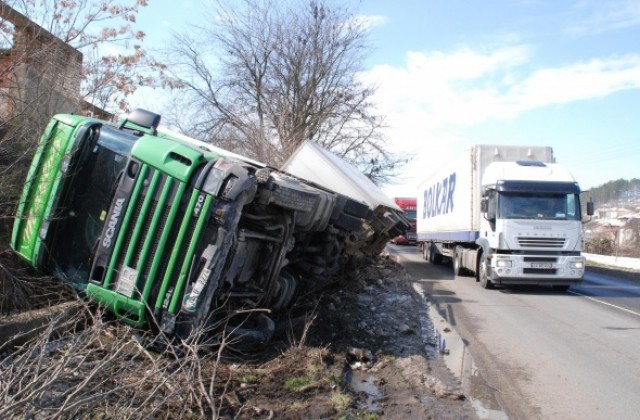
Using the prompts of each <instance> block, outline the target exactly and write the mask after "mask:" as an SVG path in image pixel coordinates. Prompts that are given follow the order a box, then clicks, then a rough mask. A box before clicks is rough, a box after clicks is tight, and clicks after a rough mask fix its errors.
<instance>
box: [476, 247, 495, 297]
mask: <svg viewBox="0 0 640 420" xmlns="http://www.w3.org/2000/svg"><path fill="white" fill-rule="evenodd" d="M480 258H481V260H480V267H479V270H478V277H479V279H480V286H482V288H483V289H493V283H492V282H491V280H489V276H488V274H487V270H488V268H487V257H486V256H485V255H484V254H483V255H482V257H480Z"/></svg>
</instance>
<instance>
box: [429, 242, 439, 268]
mask: <svg viewBox="0 0 640 420" xmlns="http://www.w3.org/2000/svg"><path fill="white" fill-rule="evenodd" d="M429 262H430V263H431V264H433V265H440V264H442V254H439V253H438V249H437V247H436V246H435V245H433V244H431V246H430V247H429Z"/></svg>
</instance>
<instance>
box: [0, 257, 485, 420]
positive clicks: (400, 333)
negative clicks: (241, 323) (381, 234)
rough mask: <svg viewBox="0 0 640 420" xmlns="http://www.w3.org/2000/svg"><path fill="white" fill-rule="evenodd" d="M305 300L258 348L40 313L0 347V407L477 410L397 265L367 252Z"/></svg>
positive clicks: (82, 313) (298, 412) (462, 414)
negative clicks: (214, 345)
mask: <svg viewBox="0 0 640 420" xmlns="http://www.w3.org/2000/svg"><path fill="white" fill-rule="evenodd" d="M309 298H310V300H311V301H312V302H313V305H312V306H313V308H314V311H312V312H309V316H308V322H307V323H306V324H304V326H303V328H301V329H297V330H296V329H290V330H289V329H286V328H285V329H283V330H282V332H283V333H282V335H281V337H280V338H279V340H277V341H276V342H274V343H273V344H272V345H271V346H270V347H269V348H268V349H266V350H264V351H262V352H259V353H256V352H252V353H246V352H242V351H240V350H239V349H236V351H233V346H229V347H228V348H227V349H226V351H225V352H224V353H221V352H217V351H209V352H203V351H202V349H201V348H199V347H198V346H196V345H195V344H194V343H183V344H182V345H180V346H176V347H169V348H167V349H166V350H165V351H164V352H161V353H158V352H155V351H152V350H150V348H149V345H148V344H149V342H150V341H149V339H150V337H148V336H146V335H145V334H143V333H141V332H139V331H134V330H132V329H129V328H127V327H125V326H123V325H121V324H120V323H118V322H115V323H110V322H105V319H104V318H103V317H98V316H95V315H93V314H91V312H89V311H86V310H84V309H80V310H79V311H78V315H77V318H76V319H75V320H73V319H72V320H70V319H69V317H68V313H66V312H65V316H64V317H58V318H54V317H50V318H51V319H49V318H47V317H45V318H46V319H47V322H46V323H45V325H46V328H45V329H44V330H43V331H40V332H38V333H37V334H34V336H35V337H36V338H35V339H32V341H31V342H30V343H28V344H25V345H24V346H22V347H17V348H15V347H14V348H12V349H9V348H7V347H6V346H5V347H4V348H3V349H0V355H2V357H3V360H2V361H1V364H0V400H2V401H3V407H2V408H0V417H2V418H5V417H16V418H17V417H24V416H29V415H36V416H38V417H43V418H46V417H55V416H58V417H73V416H77V415H81V414H83V413H87V412H91V413H93V415H96V416H107V417H118V418H124V417H126V418H142V417H144V418H148V417H170V418H173V417H185V416H187V417H196V418H199V417H201V416H204V417H210V416H212V415H217V416H220V417H224V418H366V419H375V418H389V419H391V418H394V419H395V418H405V419H412V418H415V419H425V418H435V419H438V418H475V414H474V412H473V410H472V409H471V407H470V405H469V404H468V403H467V401H465V398H464V395H462V394H461V392H460V384H459V382H458V381H457V379H456V378H454V377H453V376H452V375H451V374H450V372H449V371H448V370H447V369H446V367H445V366H444V363H443V361H442V359H441V358H440V357H439V356H438V355H437V348H436V344H435V339H434V338H433V337H431V334H430V333H429V331H432V329H431V328H430V326H429V325H428V324H429V320H428V319H425V318H424V317H421V316H420V313H421V305H422V301H421V300H420V298H419V297H418V296H416V295H415V292H413V290H412V289H411V285H410V281H409V277H408V275H407V274H406V273H405V271H404V270H403V269H402V268H401V267H400V266H398V265H397V264H395V263H394V262H393V261H391V260H390V259H388V258H386V257H381V258H380V259H378V260H375V261H369V262H368V263H367V264H365V265H362V266H361V267H360V268H359V270H358V274H357V279H351V280H350V281H349V282H348V284H347V285H342V286H337V287H335V288H334V289H331V290H326V291H324V294H323V295H322V296H313V297H309ZM308 303H309V302H307V304H308ZM79 307H81V308H84V307H83V306H82V305H79ZM422 312H424V311H422ZM7 320H8V319H4V320H3V322H6V321H7ZM56 326H58V327H60V326H62V327H63V328H62V329H64V331H61V328H57V329H56V328H55V327H56ZM425 332H426V334H425Z"/></svg>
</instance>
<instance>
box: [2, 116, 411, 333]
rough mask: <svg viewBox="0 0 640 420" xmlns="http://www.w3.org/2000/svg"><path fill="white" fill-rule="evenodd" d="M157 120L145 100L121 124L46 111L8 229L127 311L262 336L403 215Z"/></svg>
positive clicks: (180, 326) (22, 249)
mask: <svg viewBox="0 0 640 420" xmlns="http://www.w3.org/2000/svg"><path fill="white" fill-rule="evenodd" d="M159 123H160V116H159V115H157V114H154V113H151V112H148V111H144V110H136V111H134V112H133V113H132V114H130V115H129V116H128V117H127V118H126V119H124V120H123V121H121V122H120V123H119V124H114V123H109V122H106V121H101V120H97V119H93V118H88V117H83V116H76V115H66V114H65V115H56V116H54V117H53V118H52V120H51V121H50V123H49V124H48V126H47V128H46V130H45V132H44V134H43V136H42V138H41V140H40V144H39V147H38V150H37V152H36V154H35V156H34V159H33V162H32V165H31V167H30V170H29V174H28V178H27V181H26V182H25V186H24V191H23V195H22V198H21V201H20V203H19V205H18V209H17V213H16V219H15V223H14V228H13V234H12V238H11V239H12V241H11V245H12V248H13V249H14V250H15V252H16V253H17V254H19V255H20V256H21V257H22V258H24V259H25V260H26V261H28V262H29V263H30V264H31V265H32V266H33V267H35V268H37V269H38V270H41V271H43V272H47V273H51V274H52V275H54V276H55V277H57V278H59V279H61V280H63V281H66V282H69V283H71V284H73V285H74V286H75V287H76V288H77V289H79V290H80V291H82V292H83V293H85V294H86V296H88V297H89V298H90V299H91V300H93V301H95V302H98V303H100V304H102V305H104V306H105V307H106V308H107V309H108V311H109V312H111V313H113V314H114V315H115V316H116V317H118V318H120V319H121V320H123V321H124V322H126V323H128V324H130V325H133V326H135V327H148V326H152V327H155V328H157V329H159V330H161V331H162V332H163V333H165V334H167V335H169V336H174V335H175V336H179V337H183V338H186V337H188V336H190V335H191V334H193V333H194V332H195V331H199V330H201V329H202V328H205V327H206V328H208V329H210V330H211V331H215V332H216V334H221V328H220V326H221V325H233V326H234V327H233V328H232V330H233V332H234V334H235V335H236V336H237V338H238V339H243V340H246V341H248V342H255V343H266V342H268V341H269V340H270V339H271V336H272V334H273V331H274V328H275V321H276V320H277V318H278V314H279V313H281V312H283V311H284V310H286V309H287V308H289V307H290V305H291V304H292V303H293V302H294V300H295V298H296V296H297V295H299V294H300V293H304V292H305V291H308V290H310V289H317V288H318V287H319V286H321V285H322V284H323V282H326V281H327V280H328V279H331V278H333V277H334V276H335V274H336V273H337V272H338V271H339V269H340V268H341V267H342V266H343V265H344V263H345V261H347V260H348V259H349V258H350V257H352V256H353V255H355V254H357V253H358V252H367V253H376V252H379V251H381V248H379V247H377V246H372V245H371V244H372V243H375V244H378V243H385V242H386V240H387V238H386V237H387V236H389V235H394V236H395V234H397V233H398V232H400V231H403V230H404V229H406V228H407V227H408V222H407V221H406V219H405V218H404V217H403V215H402V212H401V211H399V210H397V211H396V209H389V211H387V212H382V213H384V220H380V217H381V216H380V217H379V216H376V215H375V214H374V212H373V211H372V209H371V207H372V206H371V205H370V204H369V203H365V202H362V201H358V200H355V199H353V198H350V197H348V196H345V195H342V194H339V193H336V192H334V191H332V190H329V189H327V188H324V187H322V186H320V185H318V184H317V183H312V182H308V181H305V180H304V179H300V178H298V177H295V176H293V175H290V174H288V173H286V172H283V171H279V170H276V169H274V168H271V167H268V166H266V165H263V164H260V163H259V162H255V161H252V160H250V159H247V158H244V157H242V156H238V155H235V154H233V153H230V152H228V151H225V150H222V149H218V148H216V147H214V146H212V145H210V144H207V143H203V142H200V141H198V140H195V139H191V138H188V137H186V136H183V135H180V134H177V133H172V132H169V131H163V130H159V129H158V125H159ZM345 164H346V163H345ZM377 213H379V214H381V213H380V212H377ZM379 226H381V227H379ZM381 236H383V238H382V240H381V239H380V237H381ZM363 250H366V251H363Z"/></svg>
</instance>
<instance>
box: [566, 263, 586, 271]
mask: <svg viewBox="0 0 640 420" xmlns="http://www.w3.org/2000/svg"><path fill="white" fill-rule="evenodd" d="M569 268H573V269H576V270H582V269H584V261H571V262H570V263H569Z"/></svg>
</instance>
